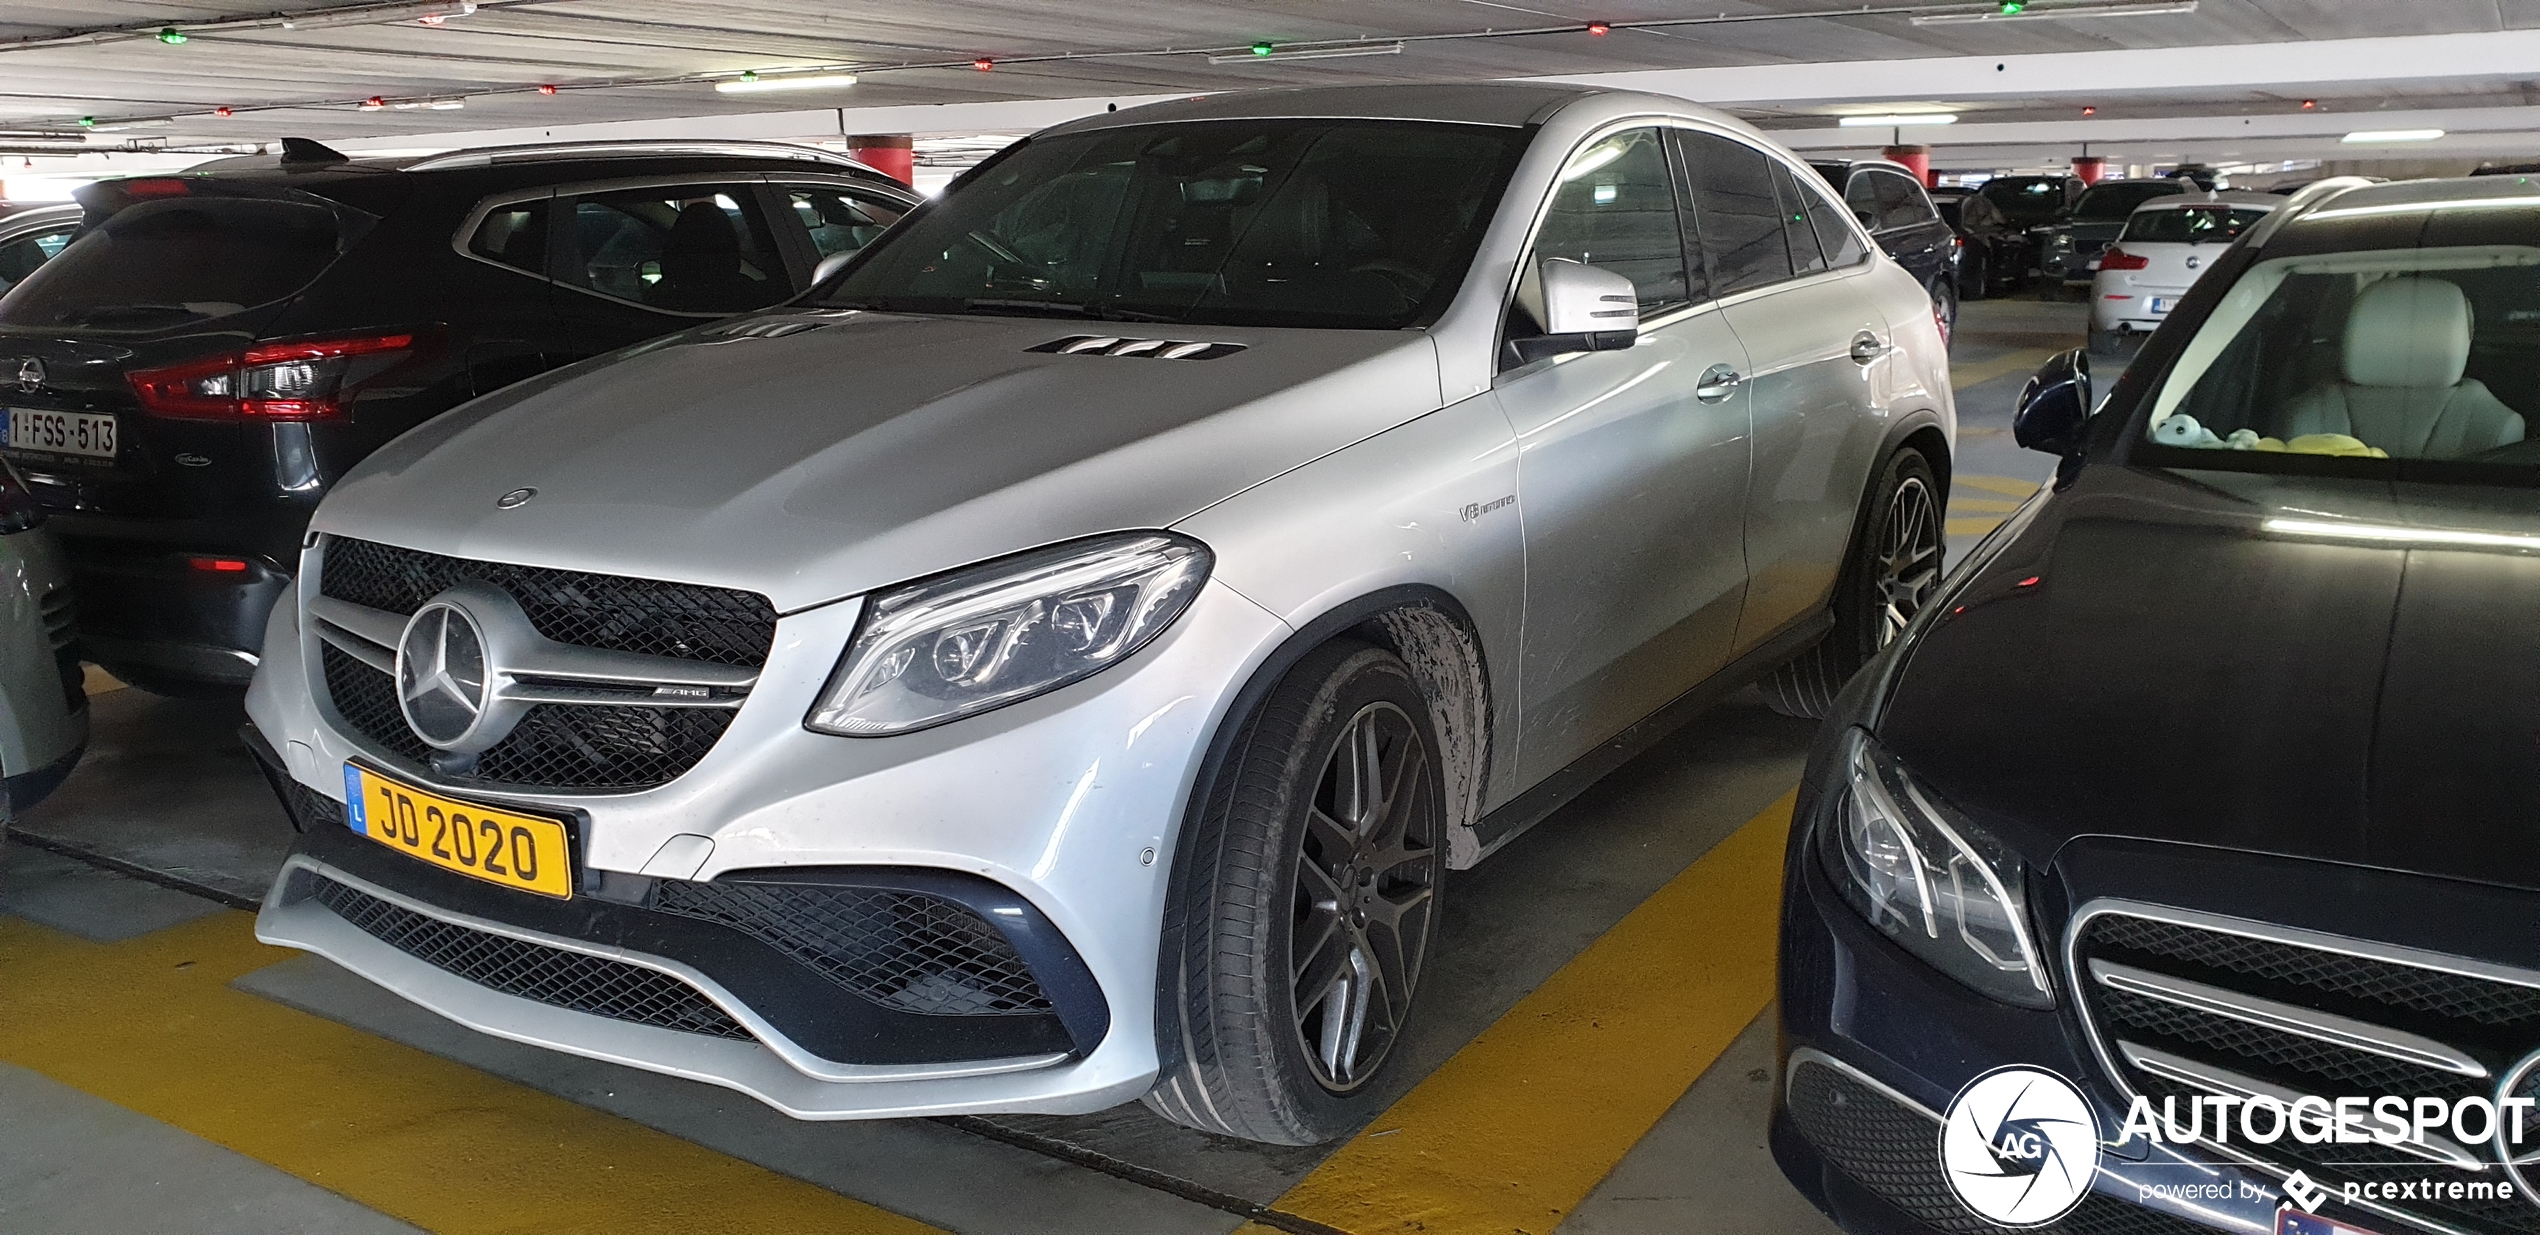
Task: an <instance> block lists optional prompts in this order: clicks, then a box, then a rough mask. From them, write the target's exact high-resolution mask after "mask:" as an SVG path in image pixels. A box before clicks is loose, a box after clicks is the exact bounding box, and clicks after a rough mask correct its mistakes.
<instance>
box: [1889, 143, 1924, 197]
mask: <svg viewBox="0 0 2540 1235" xmlns="http://www.w3.org/2000/svg"><path fill="white" fill-rule="evenodd" d="M1879 157H1880V158H1883V159H1886V160H1888V161H1890V162H1894V163H1902V164H1904V165H1905V167H1906V169H1907V170H1909V171H1911V172H1913V173H1914V179H1916V180H1920V181H1922V182H1923V184H1924V185H1925V186H1926V187H1928V186H1929V185H1930V184H1931V147H1929V146H1890V147H1888V148H1887V149H1885V150H1882V151H1879Z"/></svg>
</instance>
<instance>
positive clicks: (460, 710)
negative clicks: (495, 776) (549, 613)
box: [397, 600, 492, 754]
mask: <svg viewBox="0 0 2540 1235" xmlns="http://www.w3.org/2000/svg"><path fill="white" fill-rule="evenodd" d="M491 680H492V675H490V674H488V673H487V672H486V671H485V636H484V634H483V632H481V631H479V630H478V629H477V627H476V619H475V618H473V617H471V616H469V614H468V612H467V610H465V609H462V608H460V607H459V606H457V605H454V604H451V603H449V602H447V601H442V600H434V601H432V602H430V603H427V604H426V605H424V607H423V608H421V609H418V610H416V611H415V615H414V616H413V617H412V618H409V619H407V621H406V633H405V635H404V637H402V638H400V639H399V640H398V641H397V710H398V711H400V712H403V713H405V716H406V724H408V725H409V726H412V727H413V729H414V731H415V735H416V736H417V737H420V738H422V739H423V740H424V741H426V742H430V743H431V744H433V745H434V746H437V747H440V748H441V749H443V750H447V751H455V752H458V753H462V754H470V753H474V751H475V750H478V749H482V747H481V746H478V745H476V744H475V743H471V742H470V741H469V740H468V739H470V738H472V737H476V736H478V734H477V732H476V731H477V730H478V729H479V728H480V727H481V726H480V722H481V721H482V720H483V719H484V717H485V705H486V702H487V699H486V686H487V683H488V682H490V681H491Z"/></svg>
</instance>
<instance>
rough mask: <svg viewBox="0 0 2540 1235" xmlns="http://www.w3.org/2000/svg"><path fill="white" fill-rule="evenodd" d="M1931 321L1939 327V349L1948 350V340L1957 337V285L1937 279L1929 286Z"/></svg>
mask: <svg viewBox="0 0 2540 1235" xmlns="http://www.w3.org/2000/svg"><path fill="white" fill-rule="evenodd" d="M1931 321H1932V325H1935V326H1938V327H1940V348H1941V350H1942V351H1943V352H1947V351H1948V350H1949V342H1950V340H1952V339H1954V338H1956V337H1958V285H1957V284H1956V283H1954V282H1951V281H1950V280H1948V279H1938V280H1935V281H1933V283H1932V285H1931Z"/></svg>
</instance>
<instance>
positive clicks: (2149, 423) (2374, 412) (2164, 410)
mask: <svg viewBox="0 0 2540 1235" xmlns="http://www.w3.org/2000/svg"><path fill="white" fill-rule="evenodd" d="M2149 406H2150V409H2151V410H2150V413H2149V415H2148V416H2147V417H2146V423H2145V425H2144V428H2143V432H2144V433H2145V434H2146V435H2147V436H2148V438H2149V440H2150V443H2151V444H2153V445H2155V446H2158V447H2167V448H2173V449H2167V450H2160V451H2156V452H2155V453H2154V454H2153V455H2152V456H2150V457H2149V458H2148V460H2147V461H2153V462H2157V463H2160V464H2163V465H2167V466H2183V467H2239V468H2252V469H2255V470H2274V469H2275V468H2276V467H2277V466H2279V465H2278V463H2277V462H2276V461H2278V460H2286V459H2287V458H2288V457H2289V456H2313V457H2315V458H2314V459H2313V460H2312V461H2311V463H2306V464H2305V465H2304V467H2303V470H2318V469H2317V467H2315V466H2312V463H2317V462H2318V461H2319V460H2322V459H2324V460H2328V461H2330V462H2329V466H2330V467H2331V468H2333V469H2335V470H2356V471H2359V472H2360V473H2361V474H2374V473H2375V472H2377V471H2378V472H2387V471H2388V470H2389V469H2390V468H2391V467H2392V465H2391V464H2389V463H2385V462H2381V461H2383V460H2399V461H2409V460H2434V461H2442V462H2445V463H2480V464H2515V465H2523V466H2529V465H2532V464H2540V441H2526V440H2525V433H2526V431H2527V422H2526V421H2525V419H2524V417H2525V415H2526V413H2529V412H2531V411H2533V410H2535V409H2540V248H2535V247H2526V246H2519V245H2476V246H2462V247H2426V248H2413V249H2390V250H2379V251H2365V252H2346V253H2325V254H2320V255H2316V256H2304V257H2285V258H2278V259H2275V260H2273V261H2264V262H2259V263H2257V264H2256V265H2253V266H2251V267H2250V268H2249V269H2248V271H2247V272H2246V273H2244V274H2242V275H2241V276H2240V278H2239V280H2238V281H2237V282H2235V283H2234V284H2233V285H2232V287H2231V289H2230V291H2229V292H2228V293H2227V294H2226V295H2225V296H2224V297H2223V299H2222V301H2221V302H2220V303H2219V304H2218V305H2217V306H2216V307H2215V309H2214V311H2213V314H2212V315H2211V316H2210V317H2208V318H2207V319H2206V320H2205V322H2204V323H2203V325H2201V326H2199V327H2198V328H2197V331H2196V333H2195V335H2194V336H2193V337H2191V338H2190V339H2189V340H2188V342H2187V344H2186V347H2185V348H2184V350H2182V351H2181V352H2180V353H2179V358H2178V361H2177V362H2176V364H2175V365H2173V366H2172V369H2171V371H2170V373H2169V375H2168V376H2167V378H2165V379H2164V380H2163V381H2162V383H2161V385H2160V387H2159V390H2158V393H2157V394H2156V395H2155V396H2154V398H2153V399H2152V400H2151V403H2150V405H2149ZM2477 470H2478V471H2481V472H2488V471H2493V470H2494V469H2492V468H2481V469H2477ZM2437 472H2438V473H2439V472H2440V469H2437ZM2425 474H2426V473H2425V472H2424V470H2423V469H2418V470H2414V471H2410V472H2409V473H2408V475H2411V476H2421V475H2425Z"/></svg>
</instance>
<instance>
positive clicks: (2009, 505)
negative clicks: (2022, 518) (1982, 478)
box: [1949, 493, 2020, 515]
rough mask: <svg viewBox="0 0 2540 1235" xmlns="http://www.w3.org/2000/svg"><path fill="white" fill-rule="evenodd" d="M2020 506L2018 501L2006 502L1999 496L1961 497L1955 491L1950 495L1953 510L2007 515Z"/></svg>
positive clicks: (1950, 504)
mask: <svg viewBox="0 0 2540 1235" xmlns="http://www.w3.org/2000/svg"><path fill="white" fill-rule="evenodd" d="M2019 508H2020V504H2019V503H2018V502H2006V501H2004V500H2002V499H2001V498H1997V497H1960V496H1958V495H1957V494H1955V493H1952V494H1950V495H1949V509H1951V510H1972V511H1980V512H1985V513H1990V514H1997V515H2007V514H2009V513H2011V512H2012V511H2014V510H2018V509H2019Z"/></svg>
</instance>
